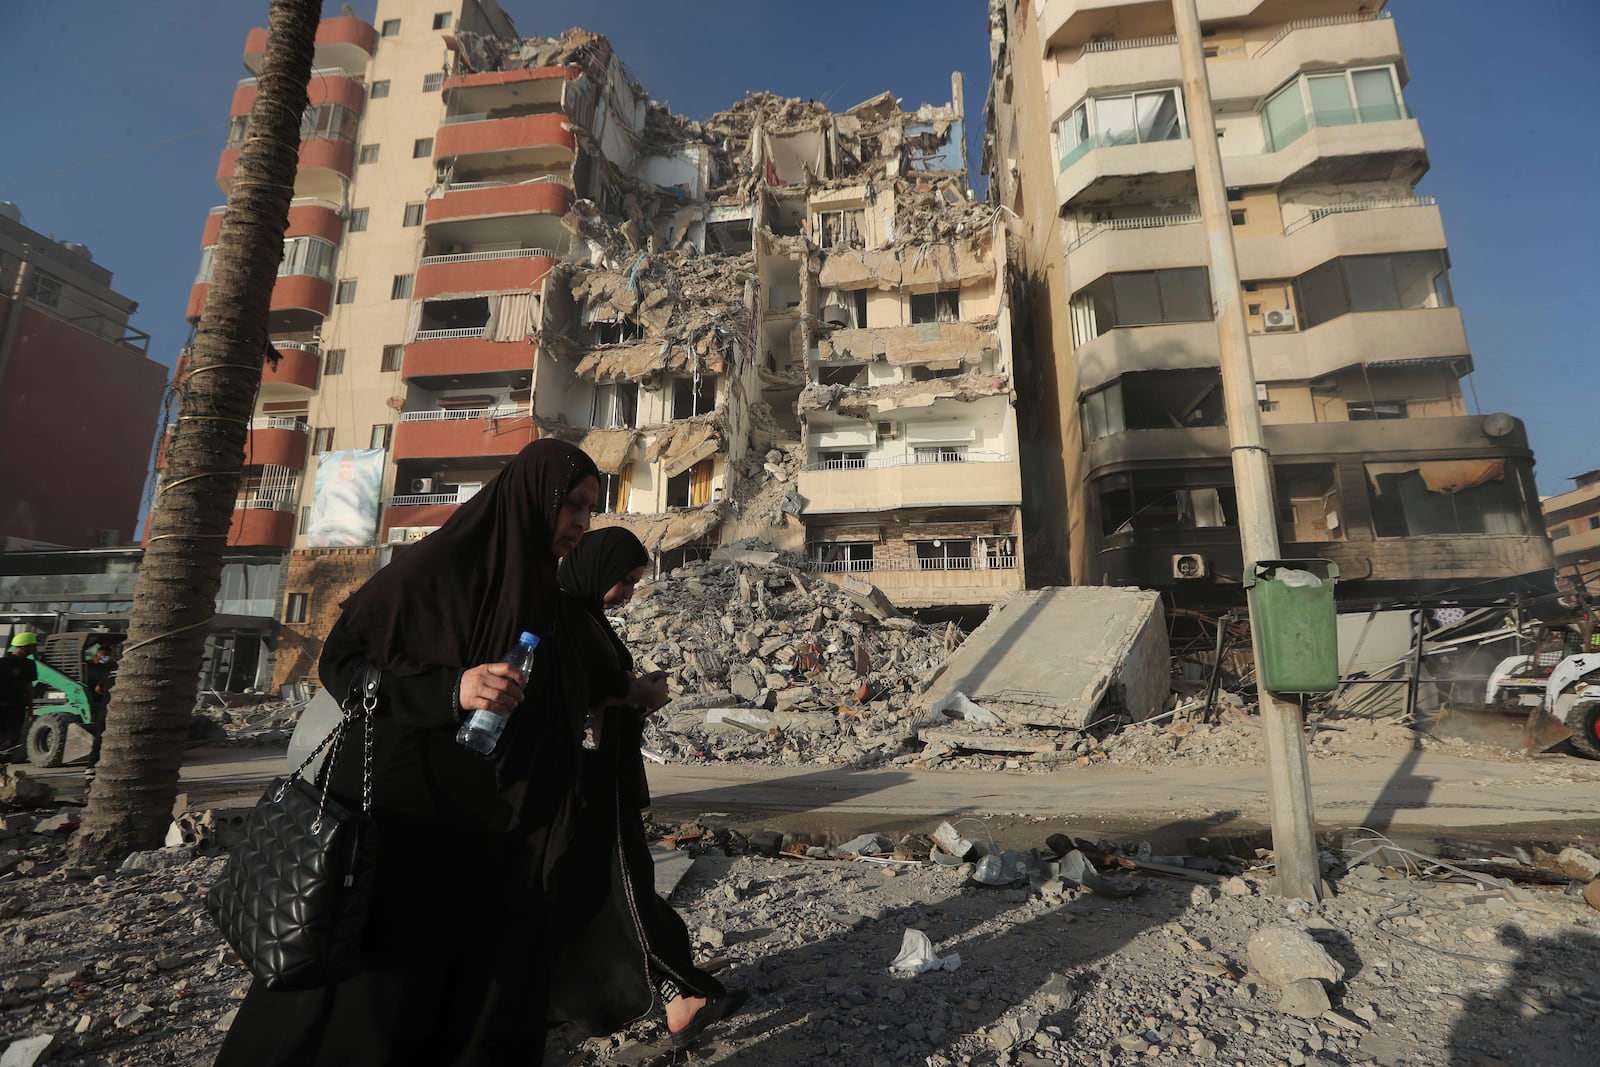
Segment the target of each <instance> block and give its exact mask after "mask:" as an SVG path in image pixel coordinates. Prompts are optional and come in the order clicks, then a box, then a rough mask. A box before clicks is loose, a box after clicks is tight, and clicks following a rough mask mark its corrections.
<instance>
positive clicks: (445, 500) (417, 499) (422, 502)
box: [389, 490, 463, 508]
mask: <svg viewBox="0 0 1600 1067" xmlns="http://www.w3.org/2000/svg"><path fill="white" fill-rule="evenodd" d="M462 499H463V498H462V496H461V493H460V491H459V490H458V491H456V492H454V493H407V494H403V495H401V496H392V497H390V498H389V506H390V507H391V508H415V507H431V506H434V505H438V504H459V503H461V501H462Z"/></svg>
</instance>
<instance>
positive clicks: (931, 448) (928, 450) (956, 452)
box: [911, 445, 967, 463]
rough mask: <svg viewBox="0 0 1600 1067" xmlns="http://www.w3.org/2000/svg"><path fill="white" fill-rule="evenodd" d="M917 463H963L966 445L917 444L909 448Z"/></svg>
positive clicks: (965, 455) (965, 457)
mask: <svg viewBox="0 0 1600 1067" xmlns="http://www.w3.org/2000/svg"><path fill="white" fill-rule="evenodd" d="M911 453H912V458H913V459H914V460H916V462H918V463H965V462H966V461H967V446H966V445H918V446H917V447H916V448H913V449H912V450H911Z"/></svg>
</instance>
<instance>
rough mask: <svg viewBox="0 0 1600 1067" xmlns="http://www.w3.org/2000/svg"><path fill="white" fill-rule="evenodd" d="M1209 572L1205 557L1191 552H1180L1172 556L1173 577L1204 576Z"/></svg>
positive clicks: (1209, 568)
mask: <svg viewBox="0 0 1600 1067" xmlns="http://www.w3.org/2000/svg"><path fill="white" fill-rule="evenodd" d="M1210 573H1211V567H1210V566H1209V565H1208V564H1207V563H1206V558H1205V557H1204V556H1201V555H1197V554H1195V553H1192V552H1182V553H1179V554H1177V555H1175V556H1173V557H1172V576H1173V577H1174V578H1204V577H1206V576H1207V575H1209V574H1210Z"/></svg>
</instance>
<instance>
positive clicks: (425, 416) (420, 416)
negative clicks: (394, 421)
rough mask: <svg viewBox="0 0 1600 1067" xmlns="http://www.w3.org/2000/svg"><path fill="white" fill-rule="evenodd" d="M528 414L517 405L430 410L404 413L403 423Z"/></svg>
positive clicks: (456, 420)
mask: <svg viewBox="0 0 1600 1067" xmlns="http://www.w3.org/2000/svg"><path fill="white" fill-rule="evenodd" d="M526 414H528V409H527V408H525V407H519V406H517V405H515V404H502V405H500V406H499V407H492V408H453V409H445V408H429V409H428V410H426V411H403V412H401V413H400V421H401V422H468V421H470V420H472V419H509V418H515V417H516V416H518V415H526Z"/></svg>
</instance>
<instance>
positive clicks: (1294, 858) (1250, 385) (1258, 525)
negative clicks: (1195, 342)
mask: <svg viewBox="0 0 1600 1067" xmlns="http://www.w3.org/2000/svg"><path fill="white" fill-rule="evenodd" d="M1172 17H1173V21H1174V22H1175V24H1176V26H1177V33H1178V58H1179V60H1180V61H1181V62H1182V64H1183V96H1184V100H1185V101H1186V104H1187V108H1188V114H1189V138H1190V142H1191V143H1192V144H1193V145H1194V177H1195V184H1196V185H1197V186H1198V187H1199V191H1200V218H1201V220H1202V221H1203V222H1204V224H1205V228H1206V239H1207V243H1208V244H1209V246H1210V253H1211V299H1212V304H1213V306H1214V307H1215V309H1216V321H1217V343H1218V346H1219V348H1220V350H1221V357H1222V358H1221V364H1222V394H1223V402H1224V405H1225V407H1226V410H1227V417H1228V443H1229V446H1230V449H1231V451H1232V453H1233V484H1234V488H1235V491H1236V493H1237V495H1238V503H1239V535H1240V541H1241V544H1242V545H1243V548H1244V574H1245V576H1246V577H1247V578H1248V577H1250V576H1252V575H1254V574H1255V567H1256V563H1257V562H1258V561H1260V560H1272V559H1277V558H1278V529H1277V525H1276V523H1277V518H1276V516H1275V515H1274V513H1273V512H1274V507H1273V500H1272V469H1271V466H1270V464H1269V463H1268V458H1267V449H1266V445H1265V443H1264V438H1263V436H1262V432H1261V411H1260V408H1259V407H1258V406H1257V400H1256V374H1255V367H1254V366H1253V365H1252V363H1251V361H1250V337H1249V334H1248V333H1247V332H1246V331H1245V321H1244V300H1243V297H1242V296H1241V294H1240V288H1239V262H1238V259H1237V256H1236V254H1235V251H1234V247H1233V223H1232V219H1231V218H1230V216H1229V213H1228V190H1227V186H1226V184H1225V183H1224V182H1223V180H1222V154H1221V152H1220V151H1219V150H1218V149H1217V123H1216V118H1215V116H1214V115H1213V114H1212V110H1211V83H1210V81H1209V80H1208V78H1207V75H1206V59H1205V51H1204V48H1203V46H1202V45H1201V41H1200V14H1199V12H1198V10H1197V9H1196V7H1195V0H1172ZM1250 636H1251V640H1252V643H1253V644H1254V646H1255V656H1256V663H1257V670H1256V677H1257V678H1258V679H1259V678H1260V677H1261V669H1260V664H1261V663H1263V662H1264V660H1263V659H1262V654H1261V652H1262V644H1263V642H1262V635H1261V620H1260V619H1258V618H1257V617H1256V613H1254V612H1252V613H1251V616H1250ZM1259 692H1260V701H1261V725H1262V736H1263V740H1264V742H1265V744H1266V750H1267V798H1268V802H1269V804H1270V805H1271V809H1272V848H1273V851H1274V852H1275V853H1276V854H1277V871H1278V874H1277V879H1276V881H1275V883H1274V888H1275V889H1276V891H1277V892H1278V894H1279V895H1281V896H1287V897H1297V898H1300V899H1302V900H1320V899H1322V877H1321V872H1320V871H1319V870H1318V867H1317V841H1316V835H1315V833H1314V831H1313V828H1312V821H1311V777H1310V772H1309V771H1308V769H1307V766H1306V743H1305V734H1304V731H1303V729H1302V724H1301V717H1300V706H1299V704H1297V703H1295V702H1292V701H1289V700H1284V699H1281V698H1280V697H1279V696H1278V695H1277V694H1274V693H1269V692H1267V690H1266V689H1264V688H1260V689H1259Z"/></svg>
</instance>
